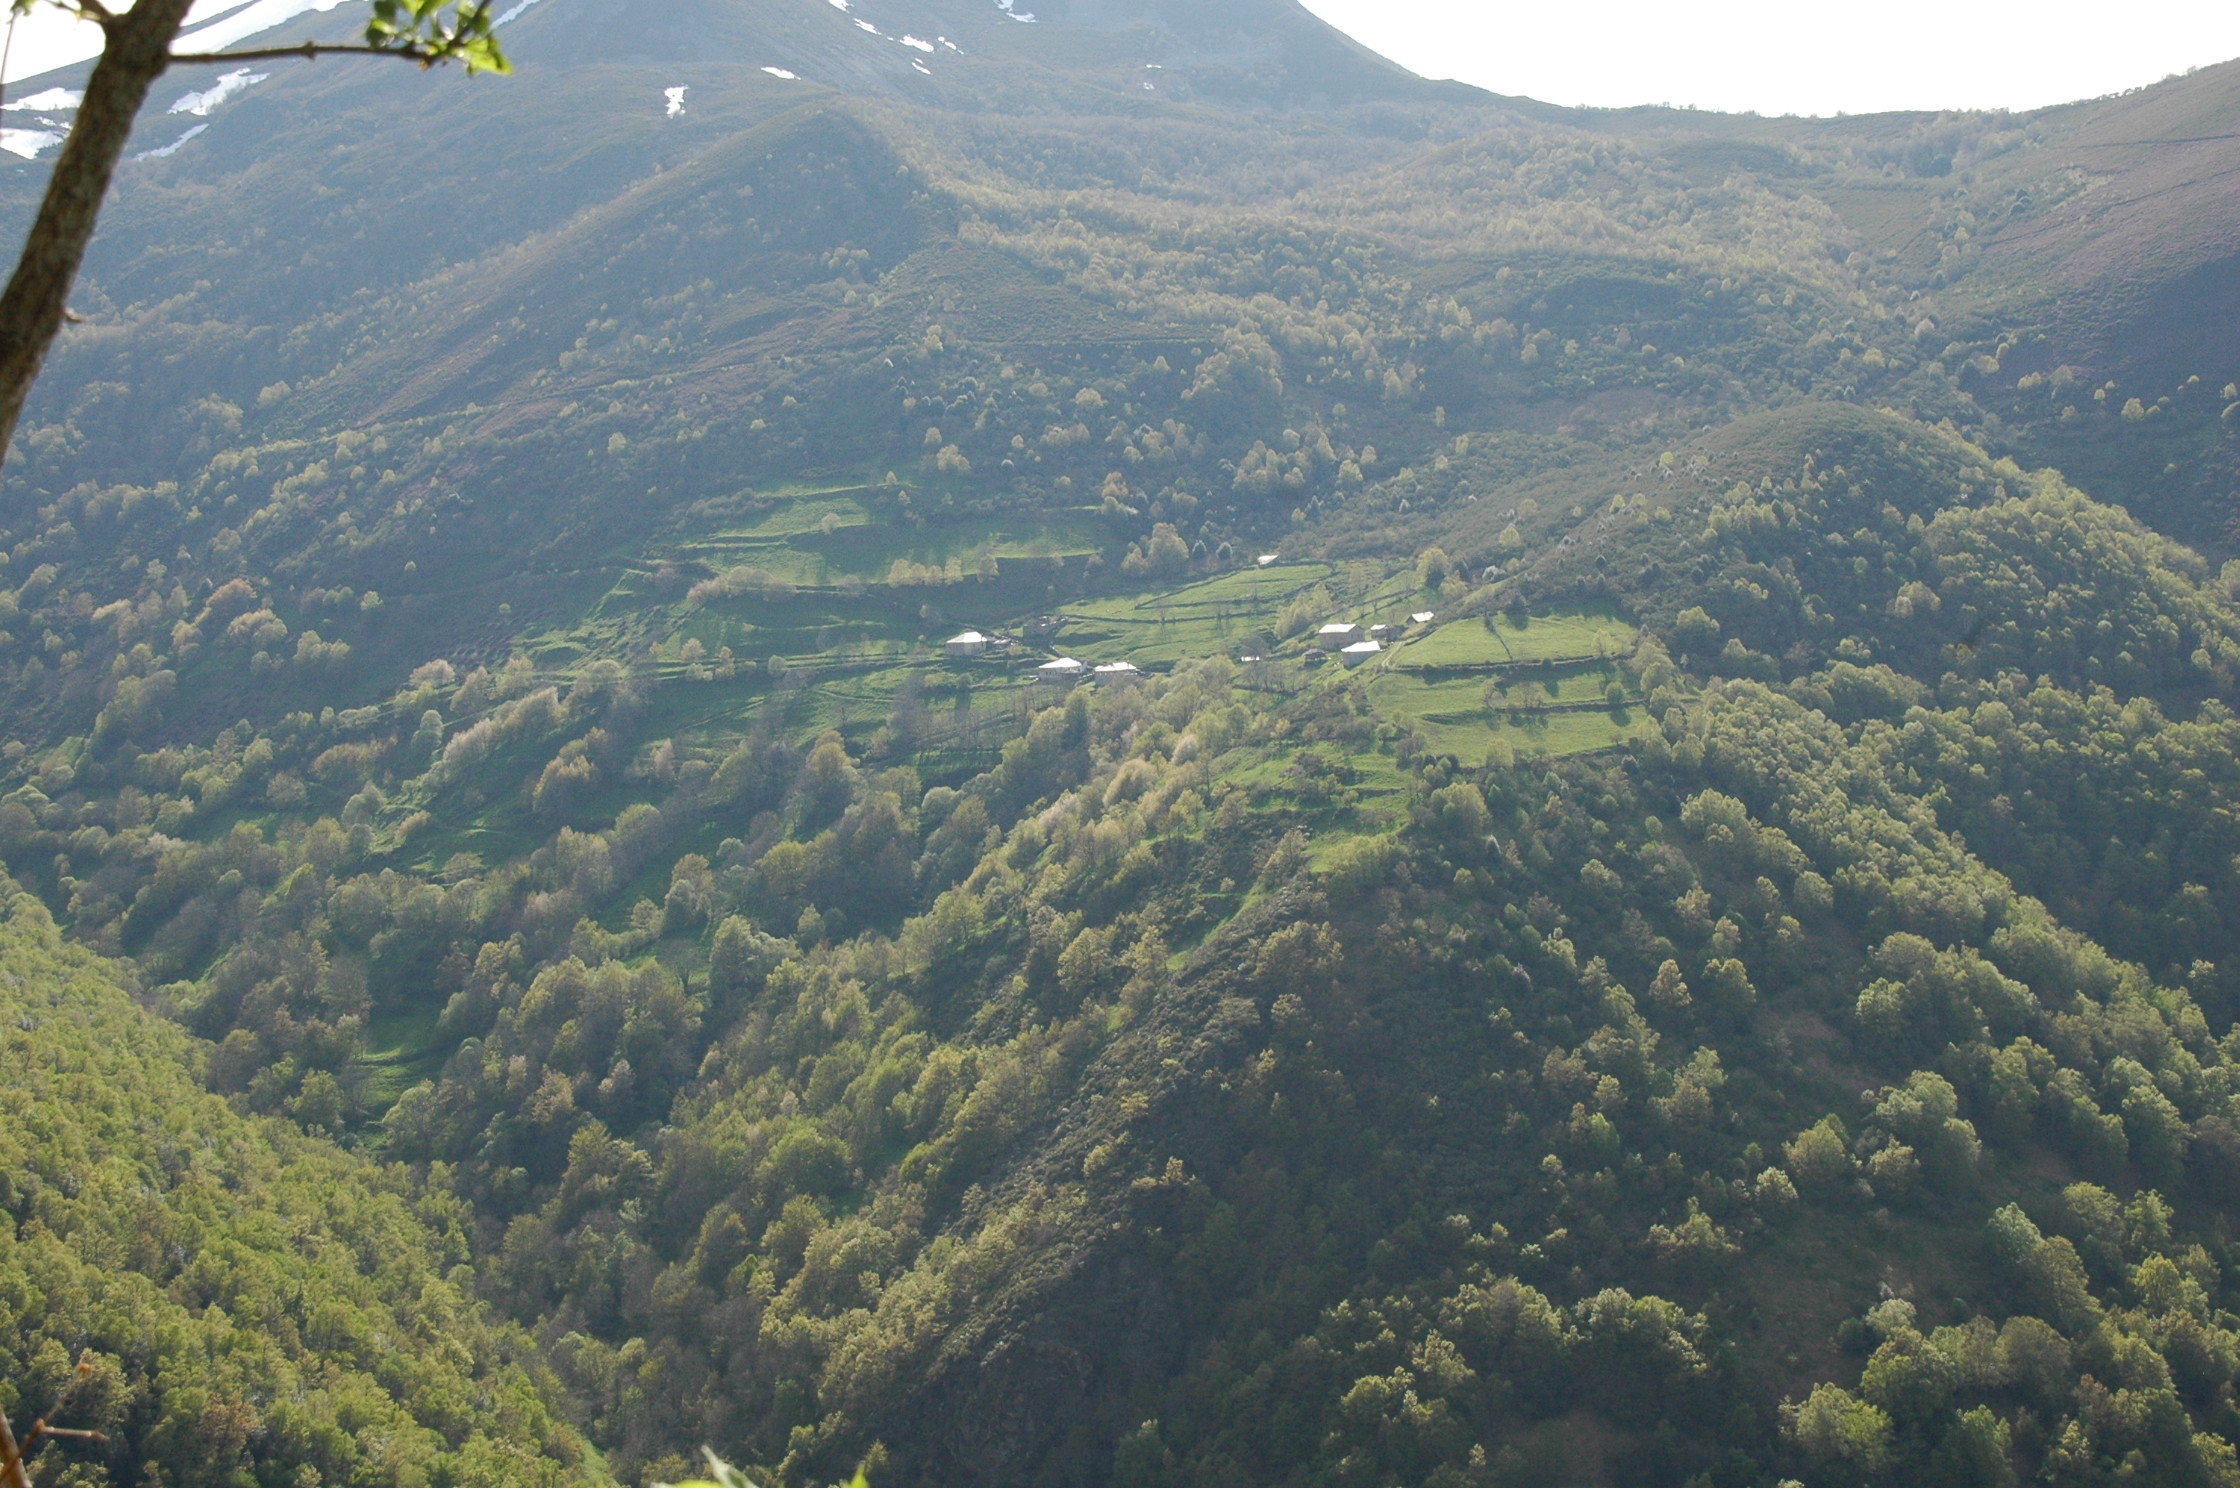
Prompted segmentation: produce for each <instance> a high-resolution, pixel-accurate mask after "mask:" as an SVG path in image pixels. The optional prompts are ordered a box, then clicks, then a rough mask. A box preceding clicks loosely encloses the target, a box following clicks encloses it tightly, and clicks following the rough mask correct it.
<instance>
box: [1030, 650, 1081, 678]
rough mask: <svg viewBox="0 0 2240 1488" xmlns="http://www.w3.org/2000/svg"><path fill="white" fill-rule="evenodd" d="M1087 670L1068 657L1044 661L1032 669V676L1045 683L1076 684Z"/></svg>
mask: <svg viewBox="0 0 2240 1488" xmlns="http://www.w3.org/2000/svg"><path fill="white" fill-rule="evenodd" d="M1088 670H1089V669H1088V668H1087V667H1085V666H1083V665H1082V664H1081V663H1080V662H1078V661H1075V660H1074V659H1073V658H1072V657H1070V656H1061V657H1059V658H1058V659H1057V660H1055V661H1046V662H1044V663H1043V664H1042V665H1041V666H1038V667H1036V668H1035V669H1034V674H1035V675H1036V676H1037V677H1039V678H1041V679H1042V680H1043V681H1045V682H1078V681H1080V680H1081V674H1082V673H1084V672H1086V671H1088Z"/></svg>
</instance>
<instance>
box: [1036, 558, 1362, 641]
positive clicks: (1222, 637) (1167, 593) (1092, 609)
mask: <svg viewBox="0 0 2240 1488" xmlns="http://www.w3.org/2000/svg"><path fill="white" fill-rule="evenodd" d="M1333 572H1334V571H1333V570H1332V569H1331V568H1329V567H1328V566H1327V565H1325V564H1320V563H1287V564H1274V565H1271V566H1270V567H1267V568H1253V569H1243V570H1239V571H1236V572H1233V573H1225V574H1219V575H1216V576H1214V577H1213V578H1210V579H1206V580H1203V581H1201V582H1199V583H1195V584H1186V585H1183V586H1182V587H1181V588H1178V589H1162V590H1154V591H1150V592H1146V593H1141V594H1132V595H1115V596H1112V597H1110V598H1105V599H1094V600H1087V601H1083V602H1081V603H1077V604H1069V605H1066V606H1064V607H1062V608H1061V609H1060V610H1059V611H1058V613H1059V614H1060V615H1062V616H1063V617H1064V618H1065V622H1066V623H1065V627H1064V629H1063V630H1061V631H1060V632H1059V634H1058V637H1057V641H1056V643H1057V645H1058V647H1059V649H1061V650H1063V651H1064V652H1065V653H1066V654H1067V655H1069V656H1078V657H1079V658H1081V659H1082V660H1083V661H1132V662H1134V663H1135V664H1136V665H1138V666H1167V665H1171V664H1173V663H1175V662H1178V661H1188V660H1193V659H1196V658H1199V657H1205V656H1218V655H1221V654H1224V653H1227V652H1233V651H1235V650H1236V649H1237V648H1239V647H1240V646H1243V645H1245V644H1247V643H1248V642H1250V641H1251V640H1252V638H1253V637H1254V636H1256V635H1258V634H1260V633H1261V632H1263V631H1267V630H1270V629H1271V628H1272V627H1273V626H1274V625H1275V622H1276V618H1277V616H1278V615H1279V614H1280V613H1281V611H1282V609H1283V606H1284V605H1285V604H1286V603H1287V602H1289V601H1290V600H1291V599H1292V598H1293V597H1294V596H1297V595H1299V594H1303V593H1305V592H1306V591H1307V590H1309V589H1312V588H1313V587H1314V586H1315V585H1317V584H1320V583H1324V582H1326V581H1328V580H1329V579H1330V578H1331V576H1332V574H1333Z"/></svg>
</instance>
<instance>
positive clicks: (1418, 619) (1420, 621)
mask: <svg viewBox="0 0 2240 1488" xmlns="http://www.w3.org/2000/svg"><path fill="white" fill-rule="evenodd" d="M1438 618H1439V617H1438V616H1437V615H1435V614H1433V613H1432V612H1431V611H1429V610H1418V611H1416V612H1415V613H1414V614H1413V615H1410V616H1409V617H1408V623H1409V624H1410V625H1429V624H1430V623H1431V622H1432V621H1434V620H1436V619H1438Z"/></svg>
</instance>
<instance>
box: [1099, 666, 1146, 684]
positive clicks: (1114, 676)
mask: <svg viewBox="0 0 2240 1488" xmlns="http://www.w3.org/2000/svg"><path fill="white" fill-rule="evenodd" d="M1142 675H1143V673H1142V672H1141V671H1140V670H1138V669H1137V667H1136V664H1135V663H1134V662H1132V661H1108V662H1106V663H1104V665H1102V666H1100V667H1098V668H1097V680H1098V681H1099V682H1120V681H1124V680H1126V679H1128V678H1130V677H1140V676H1142Z"/></svg>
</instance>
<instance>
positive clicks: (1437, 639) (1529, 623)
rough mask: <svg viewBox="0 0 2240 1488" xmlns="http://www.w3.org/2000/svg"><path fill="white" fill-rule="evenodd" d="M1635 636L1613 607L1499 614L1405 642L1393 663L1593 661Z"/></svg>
mask: <svg viewBox="0 0 2240 1488" xmlns="http://www.w3.org/2000/svg"><path fill="white" fill-rule="evenodd" d="M1637 634H1638V631H1637V630H1636V629H1635V627H1634V626H1633V625H1631V624H1629V623H1628V622H1627V621H1626V620H1624V619H1623V618H1621V617H1620V616H1619V615H1618V613H1617V612H1616V611H1615V610H1611V609H1604V608H1590V609H1582V610H1566V611H1551V612H1548V613H1545V614H1539V615H1524V616H1516V615H1508V614H1497V615H1492V616H1487V617H1484V618H1479V619H1469V620H1456V621H1453V622H1451V623H1449V624H1446V625H1441V626H1438V627H1437V628H1436V629H1434V630H1432V631H1430V632H1429V633H1427V634H1425V635H1421V636H1417V637H1415V638H1414V639H1412V640H1409V641H1406V642H1404V643H1402V644H1401V645H1400V646H1398V647H1396V648H1395V649H1394V651H1393V655H1392V660H1391V665H1393V666H1395V667H1399V668H1402V669H1405V670H1418V671H1421V670H1436V669H1440V668H1446V667H1457V668H1465V667H1508V666H1526V665H1531V664H1534V663H1539V662H1577V661H1592V660H1598V659H1602V658H1614V657H1620V656H1624V655H1627V654H1629V653H1630V652H1631V651H1632V650H1633V645H1634V639H1635V637H1636V635H1637Z"/></svg>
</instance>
